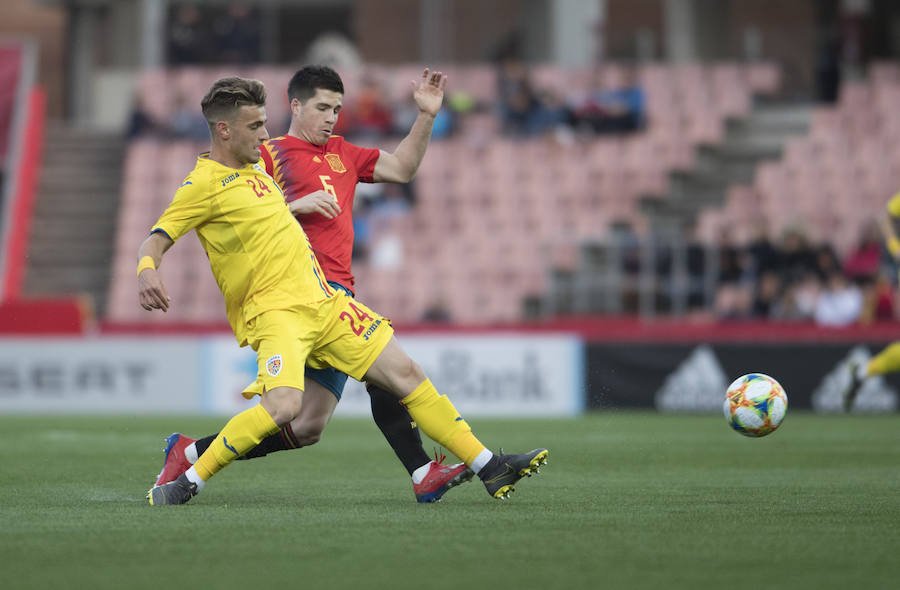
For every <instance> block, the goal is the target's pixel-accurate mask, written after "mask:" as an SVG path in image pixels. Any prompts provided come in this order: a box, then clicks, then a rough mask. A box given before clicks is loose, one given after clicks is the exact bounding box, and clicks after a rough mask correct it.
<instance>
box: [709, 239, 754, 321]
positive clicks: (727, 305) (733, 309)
mask: <svg viewBox="0 0 900 590" xmlns="http://www.w3.org/2000/svg"><path fill="white" fill-rule="evenodd" d="M732 234H733V230H732V229H731V228H723V229H722V230H721V231H720V232H719V243H718V245H717V249H718V259H719V269H718V277H719V278H718V284H717V287H716V299H715V302H714V312H715V315H716V317H718V318H721V319H743V318H746V317H748V316H749V315H750V314H751V311H752V309H753V275H752V268H751V266H750V256H749V254H748V253H747V252H746V251H745V250H744V249H742V248H739V247H738V246H736V245H735V244H734V242H733V240H732Z"/></svg>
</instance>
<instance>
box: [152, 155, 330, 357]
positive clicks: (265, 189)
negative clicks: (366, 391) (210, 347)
mask: <svg viewBox="0 0 900 590" xmlns="http://www.w3.org/2000/svg"><path fill="white" fill-rule="evenodd" d="M192 229H193V230H195V231H196V232H197V237H198V238H199V239H200V243H201V244H202V245H203V249H204V250H206V254H207V256H209V266H210V268H212V272H213V275H214V276H215V277H216V282H217V283H218V284H219V289H221V291H222V294H223V295H224V296H225V308H226V313H227V314H228V323H229V324H231V329H232V330H233V331H234V335H235V337H236V338H237V340H238V342H239V343H240V345H241V346H246V344H247V335H246V325H247V322H248V321H249V320H251V319H252V318H254V317H256V316H257V315H259V314H261V313H263V312H265V311H270V310H273V309H289V308H291V307H294V306H297V305H303V304H310V303H315V302H319V301H322V300H324V299H327V298H328V297H330V296H331V295H332V293H333V291H332V289H331V287H330V286H329V285H328V283H327V282H326V281H325V274H324V273H323V272H322V269H321V268H320V267H319V263H318V261H316V257H315V256H314V255H313V252H312V248H311V247H310V245H309V240H308V239H307V237H306V234H305V233H304V232H303V228H302V227H301V226H300V224H299V223H297V220H296V219H294V217H293V215H291V212H290V210H289V209H288V205H287V203H285V201H284V195H283V194H282V192H281V189H280V188H279V187H278V184H276V183H275V181H274V180H272V177H271V176H269V175H268V174H266V172H265V169H264V168H263V167H262V166H261V165H259V164H248V165H246V166H244V167H243V168H240V169H235V168H230V167H228V166H225V165H224V164H220V163H219V162H216V161H214V160H210V159H209V158H208V157H206V155H205V154H204V155H201V156H200V157H199V158H197V165H196V166H195V167H194V170H193V171H192V172H191V173H190V174H189V175H188V177H187V178H186V179H185V181H184V184H182V185H181V187H180V188H179V189H178V190H177V191H176V192H175V197H174V198H173V199H172V203H171V204H170V205H169V207H168V209H166V211H165V213H163V215H162V217H160V218H159V221H158V222H157V223H156V225H154V226H153V229H152V230H151V231H152V232H157V231H159V232H163V233H165V234H166V235H167V236H169V238H170V239H171V240H172V241H173V242H175V241H178V239H179V238H180V237H181V236H183V235H185V234H186V233H188V232H189V231H190V230H192Z"/></svg>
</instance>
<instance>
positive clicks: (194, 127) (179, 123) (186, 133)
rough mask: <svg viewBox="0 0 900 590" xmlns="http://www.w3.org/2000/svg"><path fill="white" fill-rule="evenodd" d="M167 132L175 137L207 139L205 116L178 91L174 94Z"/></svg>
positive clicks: (207, 130) (197, 139)
mask: <svg viewBox="0 0 900 590" xmlns="http://www.w3.org/2000/svg"><path fill="white" fill-rule="evenodd" d="M169 132H170V133H171V135H172V137H174V138H175V139H187V140H190V141H203V142H205V141H209V125H208V124H207V122H206V118H205V117H204V116H203V115H202V114H201V113H200V112H198V111H197V109H196V108H194V107H193V106H192V105H190V104H188V100H187V97H186V96H185V95H184V94H183V93H181V92H179V93H177V94H176V95H175V100H174V104H173V105H172V115H171V117H170V118H169Z"/></svg>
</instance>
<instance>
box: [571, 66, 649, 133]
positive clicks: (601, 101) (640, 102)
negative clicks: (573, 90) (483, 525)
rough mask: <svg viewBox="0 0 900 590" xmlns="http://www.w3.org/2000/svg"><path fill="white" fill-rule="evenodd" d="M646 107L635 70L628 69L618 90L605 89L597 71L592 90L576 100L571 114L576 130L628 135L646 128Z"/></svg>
mask: <svg viewBox="0 0 900 590" xmlns="http://www.w3.org/2000/svg"><path fill="white" fill-rule="evenodd" d="M645 105H646V99H645V97H644V90H643V88H641V87H640V85H638V83H637V78H636V74H635V72H634V71H632V70H628V72H627V73H626V78H625V81H624V83H623V84H622V85H621V86H619V87H617V88H607V87H605V85H604V82H603V80H602V79H601V77H600V72H599V71H597V72H595V74H594V79H593V84H592V88H591V89H590V90H588V91H587V92H586V93H585V94H584V95H583V96H582V97H580V98H576V99H575V100H574V101H573V104H572V112H573V117H574V120H575V125H576V127H581V128H588V129H591V130H592V131H594V132H596V133H629V132H632V131H638V130H640V129H642V128H643V127H644V122H645V118H646V116H645V108H646V106H645Z"/></svg>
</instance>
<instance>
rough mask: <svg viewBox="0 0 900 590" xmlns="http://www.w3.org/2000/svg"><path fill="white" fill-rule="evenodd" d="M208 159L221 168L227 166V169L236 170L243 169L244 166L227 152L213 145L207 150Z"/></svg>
mask: <svg viewBox="0 0 900 590" xmlns="http://www.w3.org/2000/svg"><path fill="white" fill-rule="evenodd" d="M209 159H210V160H212V161H213V162H218V163H219V164H222V165H223V166H227V167H229V168H234V169H236V170H238V169H240V168H243V167H244V166H246V164H242V163H241V162H240V161H239V160H238V159H237V158H235V157H234V156H233V155H232V154H231V153H230V152H229V151H228V150H226V149H223V148H221V147H218V148H217V146H216V145H215V144H213V145H212V146H211V147H210V150H209Z"/></svg>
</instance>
